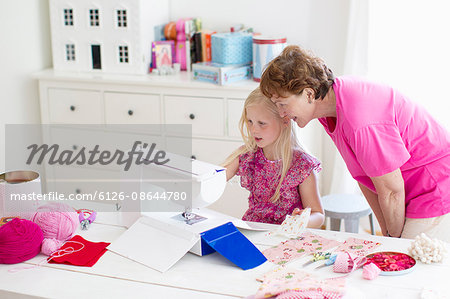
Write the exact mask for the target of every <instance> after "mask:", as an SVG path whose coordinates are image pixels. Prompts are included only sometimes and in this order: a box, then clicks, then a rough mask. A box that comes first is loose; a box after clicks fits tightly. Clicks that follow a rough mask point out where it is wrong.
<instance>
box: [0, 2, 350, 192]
mask: <svg viewBox="0 0 450 299" xmlns="http://www.w3.org/2000/svg"><path fill="white" fill-rule="evenodd" d="M169 1H170V19H171V20H177V19H179V18H186V17H193V16H194V17H200V18H201V19H202V20H203V25H204V28H209V29H214V30H216V31H228V30H229V26H230V25H231V24H237V23H243V24H244V25H245V26H247V27H253V28H254V29H255V31H257V32H260V33H262V34H264V35H272V36H285V37H287V39H288V43H291V44H299V45H302V46H303V47H305V48H308V49H311V50H313V51H314V52H315V53H316V54H317V55H319V56H321V57H322V58H324V59H325V61H326V63H327V64H328V65H329V66H330V68H332V69H333V71H334V73H335V74H336V75H340V74H342V69H343V61H344V59H343V57H344V51H345V40H346V34H347V33H346V32H347V23H348V20H347V19H348V10H349V1H350V0H278V1H273V0H228V1H218V0H169ZM0 25H1V26H0V36H1V37H2V38H1V47H0V57H1V58H0V59H1V66H2V68H0V82H1V83H0V84H1V87H2V96H1V98H0V101H1V104H2V109H1V111H2V117H1V126H0V144H1V152H0V171H3V170H4V169H5V163H4V162H5V161H4V153H5V150H4V124H7V123H38V122H39V121H40V119H39V104H38V103H39V102H38V88H37V83H36V81H35V80H33V79H32V78H31V77H30V74H31V73H33V72H35V71H38V70H41V69H44V68H47V67H51V66H52V62H51V42H50V26H49V9H48V0H20V1H2V2H1V3H0ZM318 126H319V125H318V124H315V125H313V124H311V125H310V126H308V127H307V128H305V129H302V130H299V137H300V139H301V141H302V143H303V144H304V145H306V147H307V148H308V149H309V150H310V151H311V152H312V153H313V154H315V155H317V156H319V157H320V156H322V152H323V151H324V150H323V148H322V143H321V140H322V134H323V132H322V131H323V130H321V129H320V128H318ZM324 162H326V161H324ZM325 164H326V163H325ZM327 171H328V170H327V167H324V170H323V174H325V173H326V172H327ZM324 183H325V184H328V183H329V182H324Z"/></svg>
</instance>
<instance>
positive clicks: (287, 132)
mask: <svg viewBox="0 0 450 299" xmlns="http://www.w3.org/2000/svg"><path fill="white" fill-rule="evenodd" d="M255 105H264V106H265V107H266V108H267V110H268V111H270V112H271V113H272V114H273V116H274V117H275V118H276V119H278V121H279V122H280V123H281V127H282V129H281V133H280V135H279V136H278V138H277V139H276V140H275V143H274V147H273V148H274V153H273V154H274V158H275V159H277V160H278V159H280V160H281V163H282V167H281V170H280V173H279V174H278V176H279V178H280V181H279V183H278V186H277V189H276V191H275V193H274V194H273V195H272V197H271V199H270V201H272V202H277V201H278V199H279V198H280V190H281V184H282V182H283V180H284V178H285V177H286V174H287V172H288V170H289V168H290V167H291V164H292V158H293V156H294V154H293V150H294V149H301V146H300V144H299V143H298V140H297V136H296V134H295V131H294V127H293V126H292V121H291V120H288V122H287V124H284V121H283V119H282V118H281V117H280V114H279V113H278V109H277V106H276V105H275V104H274V103H273V102H272V101H271V100H270V99H269V98H267V97H266V96H264V94H263V93H262V92H261V90H260V88H259V87H258V88H256V89H255V90H253V91H252V92H251V93H250V95H249V96H248V97H247V99H246V100H245V103H244V109H243V111H242V116H241V119H240V120H239V130H240V131H241V135H242V139H243V140H244V145H243V146H241V147H240V148H238V149H237V150H235V151H234V152H233V153H232V154H231V155H230V156H229V157H228V158H227V159H226V160H225V162H224V163H223V165H225V166H227V165H229V164H231V162H232V161H234V160H235V159H236V158H238V157H239V156H240V155H242V154H244V153H248V152H256V150H257V149H258V146H257V145H256V142H255V139H254V138H253V137H252V135H251V133H250V130H249V128H248V126H247V122H248V119H247V108H248V107H251V106H255Z"/></svg>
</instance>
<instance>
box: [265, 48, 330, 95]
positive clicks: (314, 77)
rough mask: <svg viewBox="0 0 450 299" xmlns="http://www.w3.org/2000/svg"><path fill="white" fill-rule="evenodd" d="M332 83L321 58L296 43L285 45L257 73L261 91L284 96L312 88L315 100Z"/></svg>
mask: <svg viewBox="0 0 450 299" xmlns="http://www.w3.org/2000/svg"><path fill="white" fill-rule="evenodd" d="M333 82H334V75H333V72H332V71H331V70H330V69H329V68H328V67H327V66H326V65H325V63H324V61H323V60H322V59H321V58H319V57H317V56H315V55H314V54H313V53H312V52H308V51H306V50H304V49H302V48H300V47H299V46H294V45H292V46H287V47H286V48H285V49H284V50H283V52H281V54H280V55H279V56H278V57H276V58H275V59H273V60H272V61H271V62H270V63H269V65H268V66H267V68H266V70H265V71H264V73H263V74H262V76H261V83H260V88H261V91H262V93H263V94H264V95H265V96H266V97H269V98H271V97H272V96H273V95H276V96H281V97H286V96H289V95H290V94H296V95H298V94H301V93H302V92H303V90H304V89H305V88H307V87H308V88H312V89H313V90H314V92H315V98H316V99H323V98H324V97H325V95H326V94H327V92H328V90H329V88H330V86H331V85H333Z"/></svg>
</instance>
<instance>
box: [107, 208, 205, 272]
mask: <svg viewBox="0 0 450 299" xmlns="http://www.w3.org/2000/svg"><path fill="white" fill-rule="evenodd" d="M199 240H200V236H199V235H198V234H196V233H192V232H189V231H187V230H185V231H180V229H177V228H174V227H173V226H171V225H170V224H167V223H161V222H160V221H157V220H155V219H152V218H149V217H145V216H143V217H141V218H139V219H138V220H137V221H136V222H135V223H134V224H133V225H132V226H131V227H130V228H129V229H128V230H127V231H125V232H124V233H123V234H122V235H121V236H120V237H119V238H118V239H117V240H116V241H114V242H113V243H111V245H109V246H108V247H107V248H108V250H110V251H112V252H115V253H117V254H119V255H121V256H124V257H126V258H128V259H130V260H133V261H136V262H138V263H140V264H143V265H145V266H147V267H150V268H152V269H155V270H158V271H160V272H165V271H167V270H168V269H169V268H170V267H172V266H173V265H174V264H175V263H176V262H177V261H178V260H180V259H181V258H182V257H183V256H184V255H185V254H186V253H187V252H188V251H189V250H190V249H191V248H192V247H193V246H194V245H195V244H196V243H197V242H198V241H199Z"/></svg>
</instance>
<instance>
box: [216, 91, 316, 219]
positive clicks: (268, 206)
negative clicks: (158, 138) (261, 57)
mask: <svg viewBox="0 0 450 299" xmlns="http://www.w3.org/2000/svg"><path fill="white" fill-rule="evenodd" d="M239 129H240V131H241V135H242V138H243V141H244V145H243V146H241V147H240V148H238V149H237V150H236V151H235V152H233V153H232V154H231V155H230V156H229V157H228V158H227V160H226V161H225V163H224V164H225V167H226V168H227V180H229V179H231V178H232V177H233V176H235V175H238V176H240V177H241V186H242V187H244V188H246V189H247V190H249V191H250V196H249V198H248V200H249V208H248V210H247V211H246V212H245V214H244V216H243V217H242V219H243V220H246V221H255V222H266V223H274V224H280V223H281V222H283V220H284V219H285V217H286V215H288V214H292V213H294V214H298V213H300V212H301V210H302V209H304V208H311V217H310V221H309V223H308V226H309V227H313V228H318V227H320V226H321V225H322V223H323V220H324V215H323V209H322V205H321V203H320V196H319V192H318V189H317V180H316V175H315V173H314V171H319V170H320V162H319V161H318V160H317V159H315V158H314V157H312V156H311V155H309V154H307V153H305V152H304V151H303V150H302V149H301V147H300V146H299V144H298V142H297V138H296V135H295V132H294V130H293V127H292V124H291V121H290V120H289V119H287V118H281V117H280V115H279V114H278V111H277V107H276V105H275V104H274V103H272V102H271V101H270V99H269V98H267V97H265V96H264V95H263V94H262V92H261V91H260V89H259V88H257V89H255V90H254V91H253V92H252V93H250V95H249V96H248V98H247V99H246V101H245V104H244V110H243V112H242V116H241V119H240V122H239Z"/></svg>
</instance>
